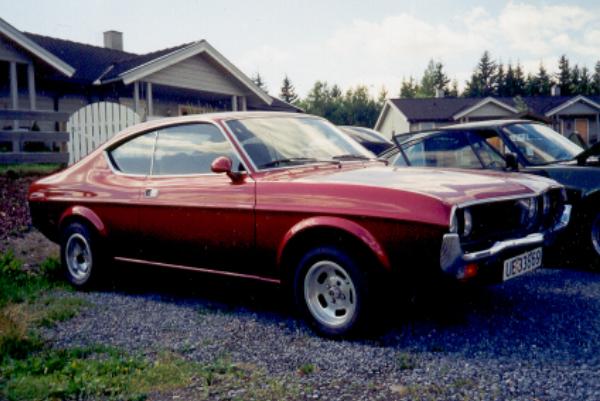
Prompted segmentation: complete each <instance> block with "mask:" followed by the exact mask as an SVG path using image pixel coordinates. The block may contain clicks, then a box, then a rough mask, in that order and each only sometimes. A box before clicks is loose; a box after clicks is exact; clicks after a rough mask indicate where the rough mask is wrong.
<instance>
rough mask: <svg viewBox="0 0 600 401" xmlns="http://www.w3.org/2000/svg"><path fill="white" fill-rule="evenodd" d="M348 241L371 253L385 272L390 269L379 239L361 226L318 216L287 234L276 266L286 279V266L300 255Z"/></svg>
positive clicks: (287, 272) (300, 224)
mask: <svg viewBox="0 0 600 401" xmlns="http://www.w3.org/2000/svg"><path fill="white" fill-rule="evenodd" d="M339 240H346V241H348V242H349V243H351V244H353V245H356V246H357V247H359V248H360V249H359V250H362V251H366V252H368V255H370V256H372V257H373V258H374V259H375V261H377V262H378V264H379V265H380V266H381V268H382V269H383V270H385V271H390V270H391V265H390V261H389V258H388V256H387V254H386V252H385V250H384V249H383V247H382V246H381V244H380V243H379V242H378V241H377V239H376V238H375V237H374V236H373V235H372V234H371V233H370V232H369V231H368V230H367V229H366V228H364V227H363V226H361V225H360V224H358V223H356V222H354V221H351V220H348V219H344V218H340V217H330V216H316V217H311V218H308V219H305V220H302V221H300V222H299V223H297V224H295V225H294V226H293V227H292V228H290V229H289V230H288V231H287V232H286V234H285V235H284V237H283V239H282V240H281V243H280V245H279V248H278V250H277V266H278V268H279V269H280V272H281V273H282V278H283V279H284V281H285V279H286V276H287V274H289V273H290V272H289V269H287V267H288V266H289V264H290V261H291V260H293V259H294V257H296V256H298V252H299V251H302V250H304V249H305V248H307V247H309V246H314V245H318V244H319V243H326V242H327V241H339Z"/></svg>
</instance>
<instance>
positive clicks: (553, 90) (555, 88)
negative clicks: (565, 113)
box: [550, 85, 560, 96]
mask: <svg viewBox="0 0 600 401" xmlns="http://www.w3.org/2000/svg"><path fill="white" fill-rule="evenodd" d="M550 94H551V95H552V96H560V86H558V85H552V88H550Z"/></svg>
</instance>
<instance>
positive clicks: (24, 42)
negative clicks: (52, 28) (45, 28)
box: [0, 18, 75, 77]
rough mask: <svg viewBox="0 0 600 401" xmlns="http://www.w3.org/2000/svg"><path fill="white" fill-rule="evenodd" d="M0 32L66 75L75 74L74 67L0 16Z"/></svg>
mask: <svg viewBox="0 0 600 401" xmlns="http://www.w3.org/2000/svg"><path fill="white" fill-rule="evenodd" d="M0 33H1V34H3V35H4V36H6V37H7V38H9V39H10V40H12V41H13V42H15V43H17V44H18V45H19V46H21V47H23V48H24V49H25V50H27V51H28V52H30V53H31V54H33V55H35V56H37V57H38V58H40V59H41V60H43V61H45V62H46V63H48V64H49V65H50V66H52V67H54V68H55V69H57V70H58V71H60V72H61V73H63V74H64V75H66V76H67V77H72V76H73V74H75V68H73V67H72V66H70V65H69V64H67V63H65V62H64V61H63V60H61V59H60V58H58V57H56V56H55V55H54V54H52V53H50V52H49V51H48V50H46V49H44V48H43V47H41V46H40V45H38V44H37V43H35V42H34V41H33V40H31V39H29V38H28V37H27V36H25V35H24V34H23V33H22V32H21V31H19V30H18V29H16V28H15V27H14V26H12V25H11V24H9V23H8V22H6V21H4V20H3V19H2V18H0Z"/></svg>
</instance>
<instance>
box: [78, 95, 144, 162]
mask: <svg viewBox="0 0 600 401" xmlns="http://www.w3.org/2000/svg"><path fill="white" fill-rule="evenodd" d="M139 122H140V116H138V114H137V113H136V112H135V111H133V110H132V109H130V108H129V107H127V106H123V105H122V104H118V103H112V102H97V103H92V104H89V105H87V106H85V107H82V108H81V109H79V110H77V111H76V112H75V113H73V114H72V115H71V117H70V118H69V121H67V132H68V133H69V143H68V149H69V164H73V163H75V162H77V161H78V160H80V159H82V158H83V157H84V156H85V155H87V154H88V153H90V152H92V151H93V150H94V149H96V148H97V147H98V146H100V145H101V144H103V143H104V142H106V141H107V140H109V139H110V138H112V137H113V136H114V135H115V134H117V133H118V132H119V131H121V130H123V129H125V128H127V127H130V126H132V125H134V124H137V123H139Z"/></svg>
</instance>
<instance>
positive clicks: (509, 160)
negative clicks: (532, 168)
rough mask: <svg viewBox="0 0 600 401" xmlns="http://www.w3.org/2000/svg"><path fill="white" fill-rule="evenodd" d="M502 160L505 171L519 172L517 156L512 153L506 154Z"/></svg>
mask: <svg viewBox="0 0 600 401" xmlns="http://www.w3.org/2000/svg"><path fill="white" fill-rule="evenodd" d="M504 160H505V162H506V170H508V171H519V161H518V160H517V155H515V154H514V153H507V154H505V155H504Z"/></svg>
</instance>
